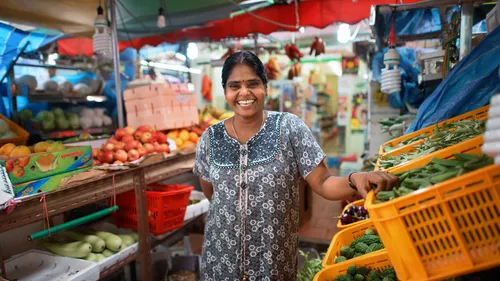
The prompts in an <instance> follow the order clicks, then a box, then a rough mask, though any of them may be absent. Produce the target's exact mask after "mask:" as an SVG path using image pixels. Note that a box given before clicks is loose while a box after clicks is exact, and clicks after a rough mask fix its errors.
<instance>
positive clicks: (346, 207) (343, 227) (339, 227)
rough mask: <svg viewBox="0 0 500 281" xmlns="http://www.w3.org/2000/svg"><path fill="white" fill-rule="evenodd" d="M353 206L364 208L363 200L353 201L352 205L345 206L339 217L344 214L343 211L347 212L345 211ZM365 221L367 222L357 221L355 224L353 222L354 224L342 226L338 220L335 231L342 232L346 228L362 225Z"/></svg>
mask: <svg viewBox="0 0 500 281" xmlns="http://www.w3.org/2000/svg"><path fill="white" fill-rule="evenodd" d="M353 205H354V206H356V207H359V206H364V205H365V199H361V200H358V201H354V202H352V203H349V204H347V206H345V208H344V209H343V210H342V213H341V214H340V215H341V216H342V215H343V214H344V213H345V211H347V209H348V208H349V207H351V206H353ZM365 221H367V220H362V221H357V222H354V223H351V224H342V222H341V221H340V219H339V221H338V222H337V229H338V230H344V229H346V228H349V227H353V226H355V225H358V224H361V223H363V222H365Z"/></svg>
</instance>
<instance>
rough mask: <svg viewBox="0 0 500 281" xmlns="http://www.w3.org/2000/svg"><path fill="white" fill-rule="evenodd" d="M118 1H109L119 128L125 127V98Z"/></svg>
mask: <svg viewBox="0 0 500 281" xmlns="http://www.w3.org/2000/svg"><path fill="white" fill-rule="evenodd" d="M115 1H116V0H109V4H110V5H109V9H110V12H111V36H112V39H113V40H112V43H113V71H114V73H115V93H116V112H117V114H118V127H119V128H123V127H125V122H124V118H123V98H122V89H121V81H120V50H119V48H118V34H117V32H116V2H115Z"/></svg>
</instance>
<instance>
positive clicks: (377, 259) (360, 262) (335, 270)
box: [313, 249, 392, 281]
mask: <svg viewBox="0 0 500 281" xmlns="http://www.w3.org/2000/svg"><path fill="white" fill-rule="evenodd" d="M378 252H380V253H378ZM377 253H378V254H377V255H373V254H368V255H365V256H361V257H359V258H356V259H355V260H356V262H355V263H349V262H348V261H345V262H341V263H339V264H336V265H332V266H328V267H326V268H324V269H323V270H321V271H320V272H318V273H317V274H316V276H314V279H313V280H314V281H333V280H334V279H335V277H337V276H339V275H345V274H346V273H347V268H348V267H349V266H351V265H353V264H354V265H356V266H357V267H361V266H368V267H370V268H371V269H377V270H379V271H382V270H384V269H386V268H389V267H392V264H391V260H390V259H389V255H388V254H387V250H385V249H383V250H380V251H377Z"/></svg>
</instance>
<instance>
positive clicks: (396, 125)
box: [378, 114, 416, 137]
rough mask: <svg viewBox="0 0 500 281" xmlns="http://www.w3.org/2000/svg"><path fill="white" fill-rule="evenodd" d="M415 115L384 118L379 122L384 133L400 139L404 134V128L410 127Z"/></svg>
mask: <svg viewBox="0 0 500 281" xmlns="http://www.w3.org/2000/svg"><path fill="white" fill-rule="evenodd" d="M415 117H416V116H415V115H410V114H407V115H402V116H397V117H389V118H383V119H380V120H379V121H378V123H379V124H380V125H381V126H382V132H384V133H389V135H390V136H392V137H400V136H402V135H403V134H404V127H405V125H406V127H408V126H409V125H410V124H411V121H412V120H414V119H415Z"/></svg>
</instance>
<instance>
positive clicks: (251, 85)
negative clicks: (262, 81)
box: [248, 83, 259, 88]
mask: <svg viewBox="0 0 500 281" xmlns="http://www.w3.org/2000/svg"><path fill="white" fill-rule="evenodd" d="M258 85H259V83H250V84H248V88H255V87H257V86H258Z"/></svg>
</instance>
